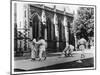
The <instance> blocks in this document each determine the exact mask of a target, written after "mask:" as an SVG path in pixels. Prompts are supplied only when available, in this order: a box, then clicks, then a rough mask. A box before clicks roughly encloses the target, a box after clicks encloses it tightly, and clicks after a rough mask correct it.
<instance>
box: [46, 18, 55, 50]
mask: <svg viewBox="0 0 100 75" xmlns="http://www.w3.org/2000/svg"><path fill="white" fill-rule="evenodd" d="M46 25H47V50H48V52H56V51H57V50H56V40H55V30H54V24H53V23H52V22H51V19H50V18H48V17H47V21H46Z"/></svg>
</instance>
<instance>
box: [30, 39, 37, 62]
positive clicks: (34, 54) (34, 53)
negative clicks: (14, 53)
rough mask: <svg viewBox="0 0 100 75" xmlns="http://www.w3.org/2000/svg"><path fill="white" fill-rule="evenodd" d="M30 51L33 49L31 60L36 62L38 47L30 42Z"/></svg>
mask: <svg viewBox="0 0 100 75" xmlns="http://www.w3.org/2000/svg"><path fill="white" fill-rule="evenodd" d="M30 49H31V60H32V61H34V60H35V58H36V47H35V43H34V42H33V41H32V40H30Z"/></svg>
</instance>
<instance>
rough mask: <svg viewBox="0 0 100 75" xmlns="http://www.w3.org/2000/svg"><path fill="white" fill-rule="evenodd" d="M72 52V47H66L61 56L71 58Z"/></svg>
mask: <svg viewBox="0 0 100 75" xmlns="http://www.w3.org/2000/svg"><path fill="white" fill-rule="evenodd" d="M73 50H74V46H73V45H68V44H67V45H66V47H65V49H64V50H63V52H62V54H63V55H65V56H66V55H67V56H72V52H73Z"/></svg>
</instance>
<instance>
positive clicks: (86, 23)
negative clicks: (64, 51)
mask: <svg viewBox="0 0 100 75" xmlns="http://www.w3.org/2000/svg"><path fill="white" fill-rule="evenodd" d="M74 25H76V26H75V27H76V28H75V32H76V36H77V38H82V37H84V38H85V39H86V40H88V37H93V36H94V8H92V7H80V8H79V9H78V11H77V19H76V20H75V22H74Z"/></svg>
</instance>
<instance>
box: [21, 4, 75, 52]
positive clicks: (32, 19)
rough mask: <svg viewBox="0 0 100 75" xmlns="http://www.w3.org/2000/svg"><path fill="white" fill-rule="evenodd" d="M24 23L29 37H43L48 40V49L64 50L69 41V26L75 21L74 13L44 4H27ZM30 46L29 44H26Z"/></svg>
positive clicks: (51, 50)
mask: <svg viewBox="0 0 100 75" xmlns="http://www.w3.org/2000/svg"><path fill="white" fill-rule="evenodd" d="M23 14H24V17H23V21H24V22H23V23H24V24H23V25H24V28H25V29H26V30H25V31H26V32H25V35H27V37H28V38H27V39H26V41H25V42H28V39H31V40H32V39H34V38H36V39H38V38H39V37H43V38H44V39H45V40H46V42H47V51H48V52H49V51H50V52H59V51H62V50H63V49H64V48H65V46H66V44H68V43H69V28H68V27H69V26H70V24H71V23H72V22H73V18H74V16H73V14H71V13H67V12H66V10H65V8H64V10H63V11H61V10H58V9H56V5H54V8H50V7H48V6H45V5H43V4H25V5H24V11H23ZM26 46H27V47H28V45H26Z"/></svg>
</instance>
